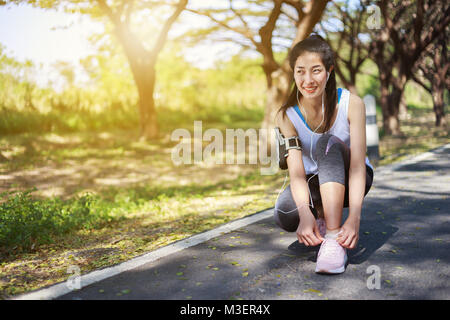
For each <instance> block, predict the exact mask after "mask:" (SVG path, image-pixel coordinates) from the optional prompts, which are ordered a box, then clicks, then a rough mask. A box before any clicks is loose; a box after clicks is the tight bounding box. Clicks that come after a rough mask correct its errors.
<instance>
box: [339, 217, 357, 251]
mask: <svg viewBox="0 0 450 320" xmlns="http://www.w3.org/2000/svg"><path fill="white" fill-rule="evenodd" d="M359 222H360V219H359V218H351V217H348V218H347V220H346V221H345V223H344V224H343V225H342V227H341V232H340V234H339V235H338V237H337V239H336V241H337V243H339V244H340V245H341V246H342V247H344V248H347V249H353V248H355V247H356V244H357V243H358V239H359Z"/></svg>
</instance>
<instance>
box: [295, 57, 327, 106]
mask: <svg viewBox="0 0 450 320" xmlns="http://www.w3.org/2000/svg"><path fill="white" fill-rule="evenodd" d="M330 72H331V70H330ZM294 79H295V83H296V84H297V88H298V89H299V90H300V93H301V94H302V95H303V96H304V97H305V98H315V97H320V96H321V95H322V92H323V91H324V90H325V86H326V84H327V70H326V69H325V66H324V64H323V63H322V59H321V58H320V55H319V54H318V53H315V52H304V53H303V54H301V55H300V56H299V57H298V58H297V61H296V62H295V67H294Z"/></svg>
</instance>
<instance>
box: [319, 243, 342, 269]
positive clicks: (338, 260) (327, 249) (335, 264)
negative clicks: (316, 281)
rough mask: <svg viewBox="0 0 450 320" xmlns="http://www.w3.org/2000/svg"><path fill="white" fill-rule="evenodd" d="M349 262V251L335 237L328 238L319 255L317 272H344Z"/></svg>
mask: <svg viewBox="0 0 450 320" xmlns="http://www.w3.org/2000/svg"><path fill="white" fill-rule="evenodd" d="M346 263H347V251H346V250H345V248H343V247H342V246H341V245H340V244H339V243H337V242H336V240H334V239H330V238H326V239H325V240H324V241H323V242H322V244H321V246H320V250H319V254H318V255H317V263H316V272H317V273H332V274H334V273H342V272H344V271H345V264H346Z"/></svg>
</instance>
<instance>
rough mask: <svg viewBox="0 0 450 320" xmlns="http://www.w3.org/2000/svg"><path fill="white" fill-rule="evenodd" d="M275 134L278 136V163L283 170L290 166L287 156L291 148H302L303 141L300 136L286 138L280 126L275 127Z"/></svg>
mask: <svg viewBox="0 0 450 320" xmlns="http://www.w3.org/2000/svg"><path fill="white" fill-rule="evenodd" d="M274 130H275V136H276V138H277V143H278V148H277V151H278V153H277V156H278V164H279V166H280V169H281V170H286V169H287V168H288V165H287V156H288V154H289V153H288V152H289V149H297V150H303V149H302V142H301V141H300V138H299V137H298V136H294V137H289V138H285V137H284V135H283V134H282V133H281V131H280V128H279V127H275V128H274Z"/></svg>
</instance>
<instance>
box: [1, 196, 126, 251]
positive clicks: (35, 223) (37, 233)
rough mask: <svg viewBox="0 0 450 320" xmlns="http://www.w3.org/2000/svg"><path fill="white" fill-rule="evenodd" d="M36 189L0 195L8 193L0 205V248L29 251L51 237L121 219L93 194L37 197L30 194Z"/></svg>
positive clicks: (97, 226)
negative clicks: (62, 198)
mask: <svg viewBox="0 0 450 320" xmlns="http://www.w3.org/2000/svg"><path fill="white" fill-rule="evenodd" d="M35 190H36V188H32V189H28V190H26V191H20V192H16V193H14V192H3V193H1V194H0V197H5V195H7V198H6V200H5V201H4V202H2V203H1V204H0V248H1V251H3V250H11V249H17V250H19V251H29V250H30V249H32V248H33V247H34V246H38V245H41V244H46V243H52V242H53V237H54V236H61V235H64V234H66V233H68V232H71V231H74V230H80V229H87V230H89V229H95V228H100V227H102V226H104V225H106V224H108V223H111V222H113V221H118V220H120V219H121V215H120V214H117V213H113V212H112V210H111V205H108V203H107V202H105V201H102V200H100V199H99V198H98V197H96V196H94V195H92V194H89V193H86V194H84V195H83V196H81V197H78V198H74V199H70V200H67V201H63V200H61V199H59V198H52V199H46V200H38V199H33V198H32V197H31V195H30V193H31V192H33V191H35ZM14 247H15V248H14Z"/></svg>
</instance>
